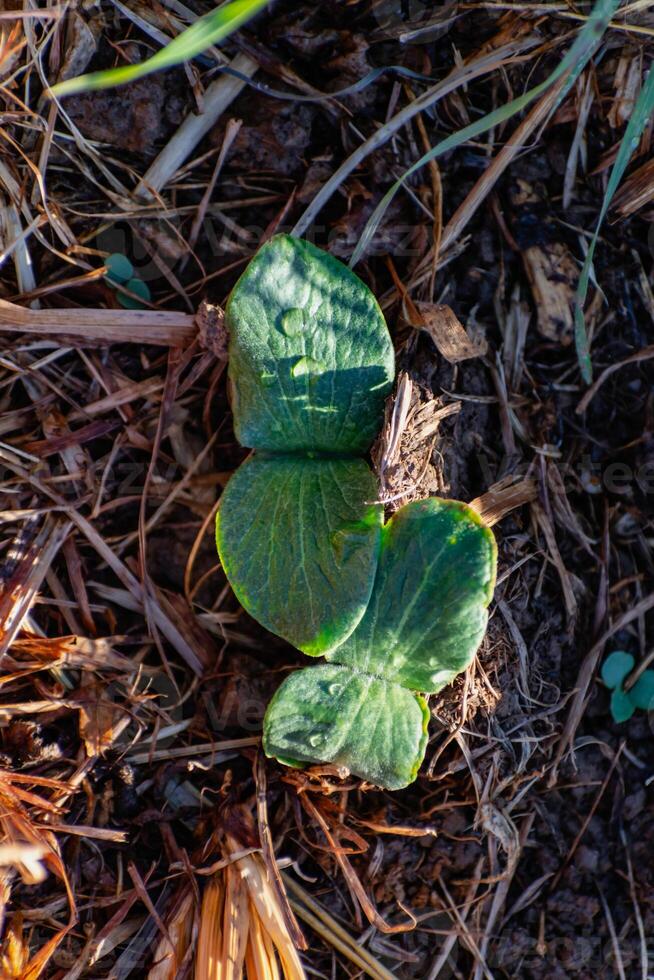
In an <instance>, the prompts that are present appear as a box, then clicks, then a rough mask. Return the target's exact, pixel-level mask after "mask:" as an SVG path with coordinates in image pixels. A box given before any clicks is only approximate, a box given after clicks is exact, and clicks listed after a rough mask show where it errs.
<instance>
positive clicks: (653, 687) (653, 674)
mask: <svg viewBox="0 0 654 980" xmlns="http://www.w3.org/2000/svg"><path fill="white" fill-rule="evenodd" d="M627 694H628V695H629V699H630V700H631V703H632V704H633V705H635V707H636V708H640V709H641V711H652V710H653V709H654V670H644V671H643V673H642V674H641V675H640V677H639V678H638V680H637V681H636V683H635V684H634V686H633V687H632V688H631V690H630V691H627Z"/></svg>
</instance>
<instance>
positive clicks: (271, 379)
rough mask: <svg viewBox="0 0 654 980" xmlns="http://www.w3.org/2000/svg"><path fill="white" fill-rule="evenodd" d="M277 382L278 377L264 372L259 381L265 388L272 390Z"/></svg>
mask: <svg viewBox="0 0 654 980" xmlns="http://www.w3.org/2000/svg"><path fill="white" fill-rule="evenodd" d="M276 380H277V375H275V374H270V373H269V372H268V371H264V372H263V373H262V374H260V375H259V381H260V382H261V384H262V386H263V387H264V388H271V387H272V386H273V385H274V383H275V381H276Z"/></svg>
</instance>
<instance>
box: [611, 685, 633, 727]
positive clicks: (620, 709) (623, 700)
mask: <svg viewBox="0 0 654 980" xmlns="http://www.w3.org/2000/svg"><path fill="white" fill-rule="evenodd" d="M635 710H636V705H635V704H634V703H633V701H632V700H631V698H630V697H629V695H628V694H627V693H626V692H625V691H623V690H622V688H621V687H616V689H615V691H614V692H613V694H612V695H611V714H612V715H613V720H614V721H617V722H621V721H629V719H630V718H631V716H632V715H633V713H634V711H635Z"/></svg>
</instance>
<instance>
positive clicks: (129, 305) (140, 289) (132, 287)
mask: <svg viewBox="0 0 654 980" xmlns="http://www.w3.org/2000/svg"><path fill="white" fill-rule="evenodd" d="M123 285H124V286H125V289H129V291H130V293H134V294H135V295H136V296H140V297H141V298H142V299H144V300H145V301H146V303H149V302H150V299H151V294H150V287H149V286H148V284H147V283H146V282H143V280H142V279H136V278H134V279H128V280H127V282H126V283H123ZM116 296H117V298H118V302H119V303H120V305H121V306H123V307H125V309H126V310H143V309H145V307H144V305H143V303H140V302H139V301H138V300H137V299H134V298H133V297H132V296H126V295H125V293H121V292H120V290H118V292H117V293H116Z"/></svg>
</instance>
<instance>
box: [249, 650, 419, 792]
mask: <svg viewBox="0 0 654 980" xmlns="http://www.w3.org/2000/svg"><path fill="white" fill-rule="evenodd" d="M428 721H429V711H428V708H427V705H426V703H425V701H424V700H423V698H421V697H419V696H417V695H415V694H413V693H412V692H411V691H407V690H406V689H405V688H402V687H400V686H399V685H398V684H392V683H389V682H388V681H385V680H382V679H381V678H379V677H373V676H371V675H369V674H358V673H355V672H354V671H352V670H349V669H348V668H347V667H339V666H337V665H335V664H324V665H321V666H319V667H308V668H305V669H304V670H298V671H296V672H295V673H294V674H291V675H290V677H287V678H286V680H285V681H284V682H283V684H282V685H281V687H280V688H279V689H278V690H277V693H276V694H275V696H274V697H273V699H272V701H271V702H270V704H269V705H268V710H267V711H266V716H265V718H264V723H263V748H264V751H265V753H266V755H268V756H271V757H274V758H277V759H279V760H280V761H281V762H284V763H286V764H289V763H290V764H292V765H293V764H297V763H298V762H329V763H331V764H333V765H337V766H342V767H344V768H345V769H347V770H348V771H349V772H352V773H354V774H355V775H356V776H360V777H361V778H362V779H365V780H367V781H368V782H371V783H374V784H375V785H376V786H383V787H385V788H386V789H402V787H403V786H407V785H408V784H409V783H411V782H413V780H414V779H415V778H416V775H417V772H418V769H419V767H420V763H421V762H422V760H423V757H424V754H425V748H426V745H427V723H428Z"/></svg>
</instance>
